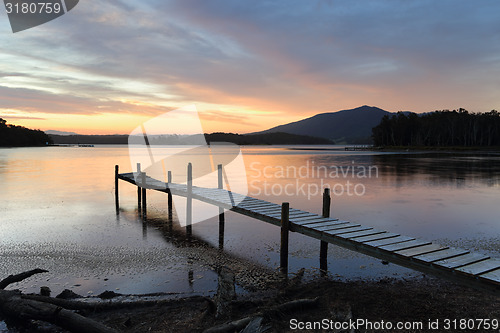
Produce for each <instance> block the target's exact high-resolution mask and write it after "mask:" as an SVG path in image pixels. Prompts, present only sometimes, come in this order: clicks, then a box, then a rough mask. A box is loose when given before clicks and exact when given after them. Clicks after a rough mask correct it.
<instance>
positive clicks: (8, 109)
mask: <svg viewBox="0 0 500 333" xmlns="http://www.w3.org/2000/svg"><path fill="white" fill-rule="evenodd" d="M0 9H2V10H0V117H1V118H4V119H6V120H7V121H8V122H9V123H14V124H18V125H23V126H27V127H30V128H38V129H42V130H60V131H71V132H77V133H81V134H128V133H130V132H131V131H132V130H133V129H134V128H136V127H137V126H140V125H141V124H142V123H144V122H146V121H148V120H150V119H152V118H154V117H156V116H160V115H162V114H164V113H166V112H169V111H171V110H175V109H177V108H182V107H186V106H188V105H192V104H194V105H196V107H197V109H198V112H199V114H200V118H201V121H202V126H203V129H204V131H205V132H215V131H224V132H237V133H249V132H254V131H260V130H264V129H267V128H270V127H273V126H277V125H280V124H283V123H287V122H290V121H297V120H300V119H303V118H306V117H310V116H313V115H315V114H318V113H323V112H334V111H338V110H343V109H351V108H355V107H358V106H361V105H371V106H377V107H380V108H382V109H385V110H387V111H392V112H394V111H399V110H410V111H414V112H428V111H433V110H441V109H456V108H460V107H463V108H466V109H468V110H470V111H474V112H487V111H490V110H492V109H497V110H498V109H499V108H500V94H499V91H500V20H499V19H498V13H500V1H498V0H478V1H460V0H440V1H435V0H418V1H405V0H363V1H360V0H339V1H337V0H300V1H299V0H297V1H296V0H286V1H285V0H282V1H236V0H224V1H223V0H209V1H207V0H199V1H195V0H178V1H166V0H143V1H137V0H130V1H129V0H107V1H89V0H82V1H80V2H79V4H78V5H77V6H76V7H75V8H74V9H73V10H71V11H70V12H68V13H67V14H65V15H63V16H61V17H59V18H57V19H55V20H53V21H50V22H48V23H46V24H43V25H40V26H37V27H34V28H31V29H29V30H24V31H21V32H18V33H15V34H14V33H12V30H11V28H10V24H9V21H8V17H7V14H6V13H5V11H3V8H0ZM169 131H170V132H169V133H178V134H184V133H189V126H188V125H186V128H172V129H169Z"/></svg>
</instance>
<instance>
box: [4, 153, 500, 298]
mask: <svg viewBox="0 0 500 333" xmlns="http://www.w3.org/2000/svg"><path fill="white" fill-rule="evenodd" d="M294 148H296V149H290V147H277V146H272V147H255V146H253V147H244V148H242V151H243V157H244V161H245V166H246V176H247V180H248V184H249V195H250V196H253V197H258V198H261V199H266V200H268V201H272V202H275V203H281V202H284V201H288V202H290V205H291V207H293V208H299V209H303V210H308V211H312V212H317V213H320V212H321V187H322V186H326V185H328V186H330V187H331V188H332V215H333V216H335V217H338V218H341V219H345V220H350V221H353V222H358V223H361V224H364V225H369V226H373V227H375V228H379V229H386V230H389V231H391V232H398V233H401V234H406V235H411V236H414V237H421V238H424V239H427V240H431V241H437V242H439V243H441V244H445V245H452V246H459V247H465V248H469V249H473V250H476V251H479V252H483V253H486V254H490V255H493V256H498V252H499V243H500V222H499V217H500V205H499V197H500V196H499V194H500V155H499V154H479V153H397V154H393V153H373V152H345V151H343V150H331V149H332V148H333V149H334V148H338V147H318V148H321V150H309V149H307V150H305V149H300V148H301V147H294ZM115 164H119V165H120V170H121V172H130V171H131V166H130V162H129V157H128V149H127V147H126V146H104V145H103V146H96V147H95V148H78V147H43V148H15V149H0V184H1V190H0V251H1V252H0V253H1V256H2V260H1V261H0V277H5V276H7V275H9V274H13V273H16V272H21V271H25V270H30V269H33V268H36V267H39V268H45V269H48V270H49V273H46V274H41V275H38V276H35V277H32V278H31V279H29V280H26V281H23V282H21V283H18V284H16V285H12V286H11V287H10V288H14V287H15V288H20V289H21V290H23V291H27V292H32V291H38V290H39V288H40V286H49V287H50V288H51V289H52V291H53V294H54V295H55V294H57V293H59V292H60V291H62V290H63V289H65V288H69V289H72V290H74V291H75V292H77V293H80V294H97V293H100V292H102V291H104V290H116V291H118V292H121V293H149V292H173V293H181V294H182V295H185V294H193V293H198V294H210V293H212V292H213V291H214V289H215V288H216V280H217V275H216V274H215V273H214V271H213V270H212V269H211V268H210V267H208V266H207V265H205V263H204V262H203V261H200V260H193V256H192V249H190V248H189V246H188V245H187V244H186V242H183V241H182V239H183V238H184V231H183V229H182V228H181V227H180V226H179V225H178V223H177V221H175V220H174V221H173V230H170V231H166V230H165V226H166V225H167V224H168V218H167V204H166V202H167V199H166V195H165V194H162V193H158V192H151V191H148V221H146V223H143V222H142V221H141V219H140V218H138V213H137V196H136V195H137V194H136V188H135V187H134V186H132V185H130V184H128V183H125V182H120V213H119V215H116V212H115V205H114V165H115ZM174 180H175V179H174ZM195 185H196V180H195ZM214 185H215V184H214ZM205 208H206V209H217V208H215V207H211V208H207V207H205ZM200 209H201V208H200ZM174 217H175V216H174ZM193 236H194V238H196V239H198V240H199V241H200V242H202V243H204V244H205V245H206V246H207V248H209V249H213V250H214V251H216V249H217V247H218V221H217V219H216V218H211V219H208V220H206V221H204V222H201V223H197V224H195V225H193ZM224 251H225V253H226V255H227V256H230V257H233V258H240V259H241V260H243V261H244V262H249V263H252V264H253V265H257V266H261V267H263V268H268V269H273V270H274V269H276V267H277V266H278V263H279V252H278V251H279V230H278V228H277V227H275V226H273V225H269V224H266V223H264V222H261V221H257V220H254V219H251V218H248V217H245V216H241V215H238V214H235V213H232V212H227V213H226V229H225V239H224ZM290 253H291V256H290V272H292V273H293V272H296V271H298V270H299V269H300V268H306V272H307V274H308V276H314V275H316V274H317V273H318V269H317V267H318V266H319V263H318V256H319V241H317V240H312V239H309V238H307V237H305V236H302V235H298V234H295V233H292V234H291V239H290ZM329 270H330V273H331V274H332V275H333V276H336V277H339V278H382V277H387V276H390V277H398V276H417V275H419V273H417V272H412V271H410V270H407V269H404V268H401V267H398V266H395V265H392V264H391V265H388V266H386V265H382V264H381V263H380V261H379V260H376V259H372V258H369V257H366V256H364V255H361V254H358V253H354V252H351V251H348V250H344V249H341V248H338V247H335V246H332V245H330V246H329Z"/></svg>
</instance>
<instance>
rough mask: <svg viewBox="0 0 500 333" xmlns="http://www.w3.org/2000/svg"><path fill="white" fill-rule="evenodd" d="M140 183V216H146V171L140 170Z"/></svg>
mask: <svg viewBox="0 0 500 333" xmlns="http://www.w3.org/2000/svg"><path fill="white" fill-rule="evenodd" d="M141 184H142V216H143V217H146V214H147V211H146V208H147V204H146V173H145V172H141Z"/></svg>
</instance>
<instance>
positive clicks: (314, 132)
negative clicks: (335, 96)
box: [252, 105, 392, 144]
mask: <svg viewBox="0 0 500 333" xmlns="http://www.w3.org/2000/svg"><path fill="white" fill-rule="evenodd" d="M391 114H392V113H391V112H388V111H385V110H382V109H380V108H377V107H374V106H368V105H363V106H360V107H358V108H355V109H350V110H342V111H337V112H328V113H320V114H317V115H315V116H312V117H310V118H306V119H302V120H299V121H296V122H292V123H288V124H284V125H280V126H276V127H273V128H270V129H268V130H265V131H262V132H257V133H252V134H265V133H275V132H284V133H290V134H298V135H308V136H315V137H321V138H326V139H329V140H332V141H334V142H335V143H355V144H358V143H371V142H372V139H371V135H372V128H373V127H375V126H377V125H378V124H379V123H380V120H381V119H382V117H383V116H385V115H391Z"/></svg>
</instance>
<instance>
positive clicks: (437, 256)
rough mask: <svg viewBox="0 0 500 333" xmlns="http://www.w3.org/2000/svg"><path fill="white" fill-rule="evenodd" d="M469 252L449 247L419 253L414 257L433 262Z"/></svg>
mask: <svg viewBox="0 0 500 333" xmlns="http://www.w3.org/2000/svg"><path fill="white" fill-rule="evenodd" d="M467 253H469V251H468V250H462V249H455V248H449V249H446V250H442V251H437V252H432V253H426V254H421V255H417V256H415V257H414V259H418V260H422V261H427V262H433V261H439V260H444V259H449V258H453V257H458V256H460V255H463V254H467Z"/></svg>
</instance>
